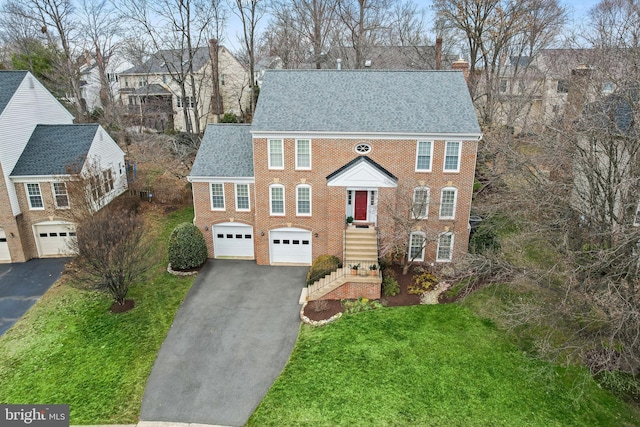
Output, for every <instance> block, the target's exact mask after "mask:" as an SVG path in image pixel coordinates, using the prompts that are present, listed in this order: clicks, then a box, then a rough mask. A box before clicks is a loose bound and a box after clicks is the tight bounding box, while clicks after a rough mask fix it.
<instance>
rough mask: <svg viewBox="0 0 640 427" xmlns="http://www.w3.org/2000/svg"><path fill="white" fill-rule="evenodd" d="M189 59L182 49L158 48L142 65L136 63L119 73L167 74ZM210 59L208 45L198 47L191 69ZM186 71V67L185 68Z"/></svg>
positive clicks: (199, 66)
mask: <svg viewBox="0 0 640 427" xmlns="http://www.w3.org/2000/svg"><path fill="white" fill-rule="evenodd" d="M188 59H189V56H188V55H187V51H186V50H183V49H166V50H159V51H158V52H156V53H155V54H153V55H152V56H151V58H149V59H147V60H146V61H145V62H144V63H143V64H142V65H136V66H135V67H132V68H129V69H128V70H125V71H123V72H121V73H120V74H167V73H168V72H169V70H171V71H172V72H173V71H175V70H181V69H182V68H181V67H182V63H184V62H186V61H187V60H188ZM209 59H210V56H209V48H208V47H198V48H196V49H194V53H193V71H194V72H196V71H198V70H200V69H201V68H202V67H203V66H204V65H205V64H206V63H207V62H208V61H209ZM185 71H186V69H185Z"/></svg>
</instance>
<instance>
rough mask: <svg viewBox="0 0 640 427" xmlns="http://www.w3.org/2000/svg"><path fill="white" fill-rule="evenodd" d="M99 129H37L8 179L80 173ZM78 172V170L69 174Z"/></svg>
mask: <svg viewBox="0 0 640 427" xmlns="http://www.w3.org/2000/svg"><path fill="white" fill-rule="evenodd" d="M98 127H99V125H97V124H86V125H37V126H36V128H35V130H34V131H33V133H32V134H31V138H29V142H28V143H27V146H26V147H25V149H24V151H23V152H22V154H21V155H20V158H19V159H18V162H17V163H16V165H15V167H14V168H13V172H11V176H38V175H46V176H48V175H66V174H68V173H69V172H79V171H80V169H81V168H82V166H83V165H84V161H85V160H86V157H87V153H88V152H89V148H91V144H92V143H93V140H94V138H95V135H96V132H97V131H98ZM70 168H77V170H70Z"/></svg>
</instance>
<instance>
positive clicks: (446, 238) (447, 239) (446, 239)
mask: <svg viewBox="0 0 640 427" xmlns="http://www.w3.org/2000/svg"><path fill="white" fill-rule="evenodd" d="M452 255H453V233H442V234H440V236H439V237H438V250H437V254H436V261H441V262H442V261H451V257H452Z"/></svg>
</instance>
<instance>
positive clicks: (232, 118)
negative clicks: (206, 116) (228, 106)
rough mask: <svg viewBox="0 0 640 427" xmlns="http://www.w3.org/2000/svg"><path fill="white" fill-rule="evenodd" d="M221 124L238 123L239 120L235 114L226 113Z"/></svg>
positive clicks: (221, 119)
mask: <svg viewBox="0 0 640 427" xmlns="http://www.w3.org/2000/svg"><path fill="white" fill-rule="evenodd" d="M219 122H220V123H238V118H237V117H236V115H235V114H233V113H224V116H222V117H220V120H219Z"/></svg>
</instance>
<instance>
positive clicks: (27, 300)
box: [0, 258, 69, 335]
mask: <svg viewBox="0 0 640 427" xmlns="http://www.w3.org/2000/svg"><path fill="white" fill-rule="evenodd" d="M67 261H69V258H41V259H32V260H30V261H27V262H22V263H15V264H0V335H2V334H4V333H5V332H6V331H7V329H9V328H10V327H11V326H13V324H14V323H16V322H17V321H18V319H20V318H21V317H22V316H23V315H24V313H26V312H27V310H29V308H31V306H32V305H33V304H35V303H36V301H38V299H39V298H40V297H41V296H42V295H44V293H45V292H47V290H48V289H49V288H50V287H51V285H53V284H54V283H55V281H56V280H58V278H60V274H61V273H62V270H64V265H65V264H66V263H67Z"/></svg>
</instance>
